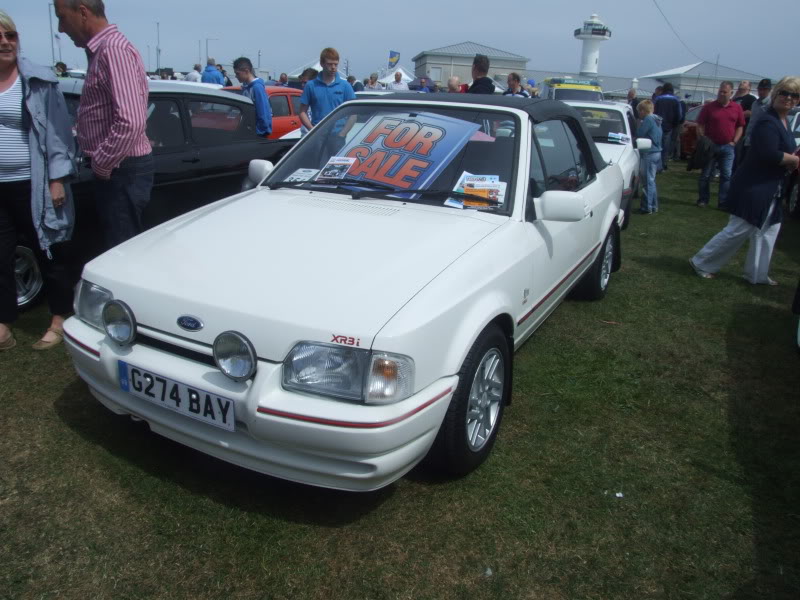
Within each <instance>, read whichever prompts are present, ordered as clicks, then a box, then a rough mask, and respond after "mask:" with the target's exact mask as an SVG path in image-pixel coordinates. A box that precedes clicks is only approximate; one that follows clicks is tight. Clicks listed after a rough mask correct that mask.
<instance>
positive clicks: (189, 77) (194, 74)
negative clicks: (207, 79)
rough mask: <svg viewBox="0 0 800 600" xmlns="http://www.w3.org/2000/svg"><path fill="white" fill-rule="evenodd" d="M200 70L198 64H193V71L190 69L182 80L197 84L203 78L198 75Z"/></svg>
mask: <svg viewBox="0 0 800 600" xmlns="http://www.w3.org/2000/svg"><path fill="white" fill-rule="evenodd" d="M201 70H202V68H201V67H200V63H197V64H195V66H194V69H192V70H191V71H189V72H188V73H187V74H186V78H185V79H184V81H191V82H194V83H198V82H199V81H201V80H202V78H203V76H202V75H201V74H200V71H201Z"/></svg>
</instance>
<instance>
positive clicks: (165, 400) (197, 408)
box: [119, 361, 235, 431]
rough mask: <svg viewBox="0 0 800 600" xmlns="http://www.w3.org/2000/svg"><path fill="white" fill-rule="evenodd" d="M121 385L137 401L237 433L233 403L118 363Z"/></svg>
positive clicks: (121, 362) (124, 363) (120, 362)
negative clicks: (235, 430) (145, 401)
mask: <svg viewBox="0 0 800 600" xmlns="http://www.w3.org/2000/svg"><path fill="white" fill-rule="evenodd" d="M119 386H120V388H122V390H123V391H125V392H128V393H129V394H133V395H134V396H136V397H137V398H141V399H142V400H147V401H148V402H152V403H153V404H157V405H158V406H161V407H163V408H167V409H169V410H173V411H175V412H177V413H180V414H182V415H185V416H187V417H191V418H192V419H196V420H198V421H202V422H203V423H208V424H209V425H213V426H215V427H220V428H222V429H226V430H228V431H234V421H235V417H234V410H233V400H230V399H228V398H223V397H222V396H217V395H216V394H212V393H210V392H206V391H204V390H201V389H199V388H195V387H192V386H189V385H186V384H185V383H180V382H179V381H173V380H172V379H169V378H167V377H163V376H161V375H157V374H156V373H152V372H150V371H145V370H144V369H141V368H139V367H135V366H133V365H129V364H128V363H126V362H123V361H119Z"/></svg>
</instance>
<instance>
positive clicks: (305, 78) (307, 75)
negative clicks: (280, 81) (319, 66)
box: [299, 67, 319, 89]
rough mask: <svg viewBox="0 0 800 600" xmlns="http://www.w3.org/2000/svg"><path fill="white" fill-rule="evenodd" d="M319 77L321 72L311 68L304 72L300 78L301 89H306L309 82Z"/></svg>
mask: <svg viewBox="0 0 800 600" xmlns="http://www.w3.org/2000/svg"><path fill="white" fill-rule="evenodd" d="M317 75H319V71H317V70H316V69H313V68H311V67H309V68H307V69H306V70H304V71H303V72H302V73H300V78H299V79H300V87H301V88H303V89H305V87H306V84H307V83H308V82H309V81H311V80H313V79H315V78H316V77H317Z"/></svg>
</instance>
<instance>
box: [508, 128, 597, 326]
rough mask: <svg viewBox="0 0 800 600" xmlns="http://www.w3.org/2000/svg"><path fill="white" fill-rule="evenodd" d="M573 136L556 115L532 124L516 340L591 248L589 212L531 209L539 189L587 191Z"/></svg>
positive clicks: (563, 288)
mask: <svg viewBox="0 0 800 600" xmlns="http://www.w3.org/2000/svg"><path fill="white" fill-rule="evenodd" d="M574 139H575V136H574V134H571V131H570V128H569V126H568V125H567V124H566V123H565V122H564V121H562V120H560V119H553V120H550V121H544V122H542V123H537V124H536V125H534V127H533V135H532V139H531V144H530V147H531V158H530V178H529V190H528V193H527V200H526V201H527V202H529V203H532V204H533V206H532V207H529V210H528V211H527V216H528V218H526V221H525V223H524V227H525V230H526V233H525V245H526V248H525V255H526V257H527V259H526V260H527V262H528V265H527V269H526V270H527V272H528V276H529V285H528V286H527V287H526V291H525V293H526V294H528V295H529V297H527V300H526V302H525V304H524V306H523V308H522V309H520V313H519V314H518V315H517V325H518V327H519V328H520V331H519V333H520V335H521V338H522V339H524V337H525V336H526V335H527V333H528V332H529V331H531V330H533V329H535V328H536V327H537V326H538V325H539V324H540V323H541V322H542V321H543V320H544V319H545V318H546V317H547V315H548V314H550V312H551V311H552V310H553V309H554V308H555V307H556V306H557V305H558V303H559V301H560V300H561V299H562V298H563V297H564V295H565V294H566V293H567V291H568V290H569V289H570V287H571V286H572V284H573V283H574V282H575V281H576V279H577V278H578V277H579V276H580V274H581V273H582V272H583V271H584V270H585V268H586V266H588V264H590V262H591V259H592V256H593V253H594V252H595V250H596V249H597V248H596V247H595V244H594V243H592V239H593V237H592V236H593V233H592V230H593V227H592V217H591V216H589V215H587V217H586V218H584V219H583V220H582V221H579V222H575V223H565V222H561V221H544V220H542V219H540V218H539V215H537V214H536V210H535V207H536V204H537V202H536V199H537V198H540V197H541V195H542V194H543V193H544V192H545V191H550V190H553V191H568V192H576V193H581V194H584V193H588V192H590V190H589V189H588V188H589V187H590V184H591V182H592V179H591V177H589V175H590V173H589V172H588V169H587V168H586V166H585V164H581V162H580V160H581V158H582V156H581V155H580V154H579V155H578V159H576V154H575V152H574V149H573V146H574V145H575V141H574ZM584 163H585V160H584ZM590 202H591V201H590Z"/></svg>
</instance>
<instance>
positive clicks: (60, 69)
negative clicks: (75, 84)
mask: <svg viewBox="0 0 800 600" xmlns="http://www.w3.org/2000/svg"><path fill="white" fill-rule="evenodd" d="M55 72H56V77H69V75H67V65H66V64H65V63H63V62H61V61H58V62H57V63H56V66H55Z"/></svg>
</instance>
